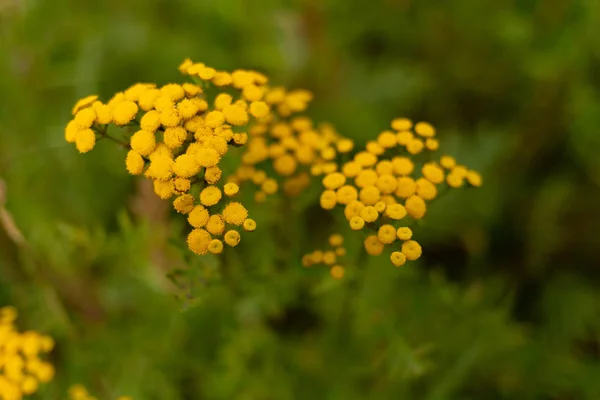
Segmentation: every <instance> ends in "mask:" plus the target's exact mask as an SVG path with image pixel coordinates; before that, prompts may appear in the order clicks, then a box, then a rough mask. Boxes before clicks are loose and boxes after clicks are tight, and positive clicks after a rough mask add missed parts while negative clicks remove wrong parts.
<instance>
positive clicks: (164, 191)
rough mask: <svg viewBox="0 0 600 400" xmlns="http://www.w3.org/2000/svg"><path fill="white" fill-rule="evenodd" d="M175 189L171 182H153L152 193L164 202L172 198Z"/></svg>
mask: <svg viewBox="0 0 600 400" xmlns="http://www.w3.org/2000/svg"><path fill="white" fill-rule="evenodd" d="M174 190H175V187H174V186H173V182H172V181H170V180H169V181H159V180H155V181H154V193H156V194H157V195H158V197H160V198H161V199H163V200H166V199H168V198H170V197H171V196H173V193H174Z"/></svg>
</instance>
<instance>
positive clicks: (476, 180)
mask: <svg viewBox="0 0 600 400" xmlns="http://www.w3.org/2000/svg"><path fill="white" fill-rule="evenodd" d="M78 137H79V135H78ZM467 182H469V184H470V185H472V186H475V187H480V186H481V184H482V179H481V175H480V174H479V173H478V172H476V171H472V170H469V171H468V172H467Z"/></svg>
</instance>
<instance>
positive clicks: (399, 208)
mask: <svg viewBox="0 0 600 400" xmlns="http://www.w3.org/2000/svg"><path fill="white" fill-rule="evenodd" d="M385 215H386V216H387V217H389V218H391V219H393V220H396V221H397V220H401V219H402V218H404V217H405V216H406V209H405V208H404V206H403V205H402V204H390V205H388V206H387V207H386V209H385Z"/></svg>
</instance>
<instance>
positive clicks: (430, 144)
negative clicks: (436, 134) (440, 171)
mask: <svg viewBox="0 0 600 400" xmlns="http://www.w3.org/2000/svg"><path fill="white" fill-rule="evenodd" d="M425 147H427V150H429V151H436V150H437V149H439V147H440V142H439V141H438V140H437V139H432V138H429V139H427V140H425Z"/></svg>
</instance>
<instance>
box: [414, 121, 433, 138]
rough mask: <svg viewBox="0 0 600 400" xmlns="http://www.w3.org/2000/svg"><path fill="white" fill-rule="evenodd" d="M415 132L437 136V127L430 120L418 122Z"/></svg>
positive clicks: (425, 135)
mask: <svg viewBox="0 0 600 400" xmlns="http://www.w3.org/2000/svg"><path fill="white" fill-rule="evenodd" d="M415 132H416V133H417V135H420V136H423V137H427V138H430V137H434V136H435V128H434V127H433V126H432V125H431V124H430V123H428V122H417V124H416V125H415Z"/></svg>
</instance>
